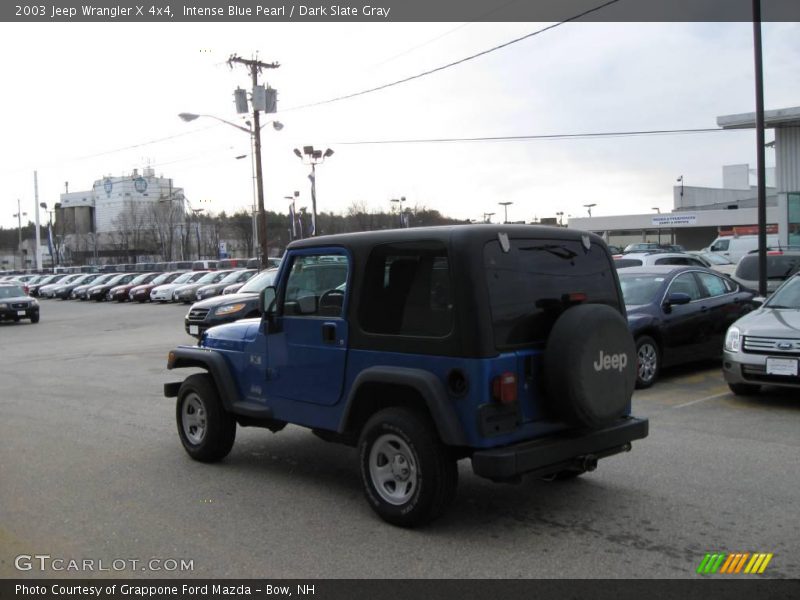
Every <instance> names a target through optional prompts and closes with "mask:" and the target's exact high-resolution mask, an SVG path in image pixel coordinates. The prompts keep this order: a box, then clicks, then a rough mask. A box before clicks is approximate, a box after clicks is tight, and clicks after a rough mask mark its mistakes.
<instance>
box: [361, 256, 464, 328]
mask: <svg viewBox="0 0 800 600" xmlns="http://www.w3.org/2000/svg"><path fill="white" fill-rule="evenodd" d="M363 281H364V286H363V289H362V297H361V301H360V302H359V306H360V309H359V320H360V322H361V327H362V329H363V330H364V331H367V332H370V333H380V334H386V335H407V336H420V337H443V336H446V335H447V334H448V333H450V331H451V330H452V328H453V295H452V287H451V283H450V261H449V258H448V255H447V250H446V248H445V247H444V246H443V245H442V244H439V243H425V242H422V243H407V244H386V245H383V246H378V247H376V248H375V249H374V250H373V251H372V253H371V254H370V257H369V259H368V260H367V265H366V269H365V274H364V280H363Z"/></svg>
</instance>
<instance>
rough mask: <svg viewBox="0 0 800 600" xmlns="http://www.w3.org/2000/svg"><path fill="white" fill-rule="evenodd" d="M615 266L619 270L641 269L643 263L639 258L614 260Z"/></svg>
mask: <svg viewBox="0 0 800 600" xmlns="http://www.w3.org/2000/svg"><path fill="white" fill-rule="evenodd" d="M614 265H615V266H616V267H617V268H618V269H624V268H625V267H641V266H642V261H641V260H639V259H638V258H616V259H614Z"/></svg>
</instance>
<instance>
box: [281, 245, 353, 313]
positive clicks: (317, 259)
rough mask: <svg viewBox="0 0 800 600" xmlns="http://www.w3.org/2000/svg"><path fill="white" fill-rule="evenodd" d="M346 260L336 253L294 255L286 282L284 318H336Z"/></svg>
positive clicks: (339, 306)
mask: <svg viewBox="0 0 800 600" xmlns="http://www.w3.org/2000/svg"><path fill="white" fill-rule="evenodd" d="M347 268H348V260H347V257H346V256H343V255H339V254H331V255H314V256H296V257H294V259H293V261H292V267H291V270H290V272H289V277H288V279H287V281H286V293H285V295H284V302H283V314H284V315H285V316H307V317H316V316H321V317H339V316H342V308H343V305H344V293H345V292H344V288H345V282H346V281H347Z"/></svg>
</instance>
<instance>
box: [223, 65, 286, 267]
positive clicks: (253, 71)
mask: <svg viewBox="0 0 800 600" xmlns="http://www.w3.org/2000/svg"><path fill="white" fill-rule="evenodd" d="M234 63H237V64H240V65H244V66H245V67H247V68H248V69H249V70H250V78H251V80H252V83H253V90H255V88H256V86H258V74H259V73H261V70H262V69H277V68H278V67H280V64H278V63H276V62H275V63H264V62H261V61H260V60H248V59H246V58H241V57H239V56H236V55H235V54H234V55H232V56H231V57H230V58H229V59H228V66H229V67H231V68H233V65H234ZM260 121H261V119H260V116H259V110H258V108H257V107H256V105H255V103H254V104H253V146H254V150H255V152H254V154H255V156H256V189H257V194H258V242H259V244H260V246H261V268H262V269H266V268H267V264H268V263H267V258H268V255H267V213H266V211H265V210H264V180H263V175H262V171H261V122H260Z"/></svg>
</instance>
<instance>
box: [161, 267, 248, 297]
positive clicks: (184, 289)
mask: <svg viewBox="0 0 800 600" xmlns="http://www.w3.org/2000/svg"><path fill="white" fill-rule="evenodd" d="M231 273H233V271H231V270H228V271H210V272H209V273H207V274H206V275H204V276H203V277H201V278H200V279H197V280H196V281H193V282H192V283H187V284H185V285H182V286H181V287H179V288H178V289H176V290H175V291H174V292H173V293H172V299H173V300H174V301H175V302H183V303H184V304H189V303H190V302H194V301H195V300H196V299H197V290H199V289H200V288H201V287H203V286H206V285H210V284H212V283H219V282H220V281H222V280H223V279H224V278H225V277H227V276H228V275H230V274H231Z"/></svg>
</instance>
